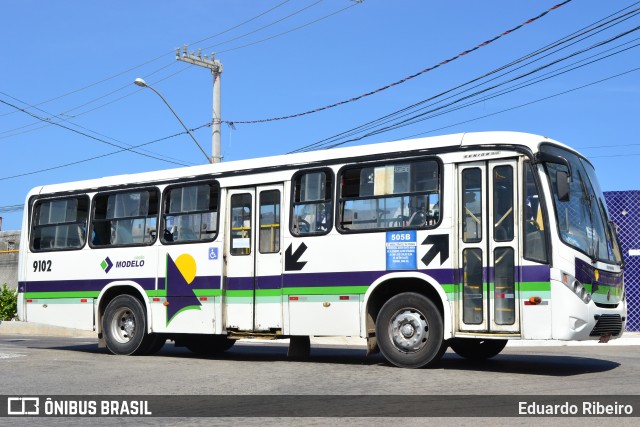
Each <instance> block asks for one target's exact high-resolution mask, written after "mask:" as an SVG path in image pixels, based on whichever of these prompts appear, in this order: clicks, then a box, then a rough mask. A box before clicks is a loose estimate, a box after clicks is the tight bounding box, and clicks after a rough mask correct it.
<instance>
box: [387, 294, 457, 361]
mask: <svg viewBox="0 0 640 427" xmlns="http://www.w3.org/2000/svg"><path fill="white" fill-rule="evenodd" d="M376 337H377V340H378V346H379V348H380V351H381V352H382V354H383V356H384V357H385V358H386V359H387V360H388V361H389V362H391V363H392V364H394V365H396V366H398V367H401V368H422V367H424V366H427V365H429V364H432V363H434V362H437V361H438V360H439V359H440V358H441V357H442V354H443V353H444V350H446V348H447V347H446V345H445V344H444V342H443V322H442V317H441V316H440V312H439V310H438V308H437V307H436V306H435V304H434V303H433V302H432V301H431V300H429V299H428V298H427V297H425V296H424V295H420V294H417V293H414V292H406V293H402V294H398V295H396V296H394V297H392V298H391V299H389V300H388V301H387V302H386V303H385V304H384V305H383V306H382V308H381V309H380V313H379V314H378V317H377V320H376Z"/></svg>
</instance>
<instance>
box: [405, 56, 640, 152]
mask: <svg viewBox="0 0 640 427" xmlns="http://www.w3.org/2000/svg"><path fill="white" fill-rule="evenodd" d="M636 71H640V67H638V68H632V69H630V70H627V71H624V72H622V73H619V74H615V75H612V76H609V77H606V78H604V79H600V80H596V81H593V82H591V83H587V84H584V85H581V86H578V87H574V88H572V89H568V90H565V91H562V92H557V93H555V94H553V95H549V96H545V97H543V98H538V99H536V100H534V101H529V102H526V103H524V104H520V105H516V106H514V107H510V108H506V109H504V110H500V111H496V112H494V113H490V114H485V115H483V116H479V117H475V118H473V119H469V120H464V121H461V122H457V123H454V124H451V125H447V126H443V127H440V128H437V129H431V130H429V131H426V132H420V133H415V134H413V135H408V136H404V137H401V138H399V139H400V140H403V139H412V138H415V137H418V136H422V135H426V134H429V133H433V132H437V131H440V130H443V129H447V128H451V127H454V126H459V125H462V124H466V123H470V122H473V121H477V120H481V119H485V118H487V117H491V116H496V115H498V114H502V113H506V112H509V111H513V110H517V109H518V108H523V107H527V106H529V105H532V104H536V103H538V102H542V101H546V100H548V99H551V98H555V97H558V96H562V95H566V94H568V93H571V92H575V91H578V90H580V89H584V88H586V87H589V86H594V85H596V84H599V83H602V82H605V81H607V80H612V79H615V78H618V77H622V76H624V75H626V74H630V73H634V72H636ZM623 156H624V155H620V157H623ZM591 157H593V156H591Z"/></svg>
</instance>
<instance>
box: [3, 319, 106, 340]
mask: <svg viewBox="0 0 640 427" xmlns="http://www.w3.org/2000/svg"><path fill="white" fill-rule="evenodd" d="M0 335H36V336H46V337H69V338H96V337H97V334H96V332H94V331H84V330H81V329H71V328H63V327H61V326H52V325H44V324H41V323H32V322H20V321H6V320H5V321H0Z"/></svg>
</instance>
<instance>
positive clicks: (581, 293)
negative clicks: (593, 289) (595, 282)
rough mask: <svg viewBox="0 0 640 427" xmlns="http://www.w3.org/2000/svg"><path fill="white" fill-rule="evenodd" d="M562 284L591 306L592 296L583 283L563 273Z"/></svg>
mask: <svg viewBox="0 0 640 427" xmlns="http://www.w3.org/2000/svg"><path fill="white" fill-rule="evenodd" d="M562 283H564V285H565V286H566V287H567V288H569V289H570V290H572V291H573V293H574V294H576V296H578V298H580V299H581V300H582V302H584V303H585V304H589V302H590V301H591V294H590V293H589V292H587V289H586V288H585V287H584V285H583V284H582V283H580V282H579V281H578V280H577V279H576V278H575V277H573V276H571V275H569V274H567V273H562Z"/></svg>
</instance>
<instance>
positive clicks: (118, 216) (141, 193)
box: [91, 189, 159, 247]
mask: <svg viewBox="0 0 640 427" xmlns="http://www.w3.org/2000/svg"><path fill="white" fill-rule="evenodd" d="M94 200H95V202H94V210H93V217H92V224H91V225H92V228H91V231H92V238H91V246H93V247H104V246H123V245H149V244H152V243H153V242H154V241H155V235H156V234H157V233H155V231H156V226H157V217H158V202H159V197H158V191H157V190H156V189H152V190H134V191H121V192H112V193H101V194H97V195H96V196H95V199H94ZM150 236H154V239H151V238H150Z"/></svg>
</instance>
